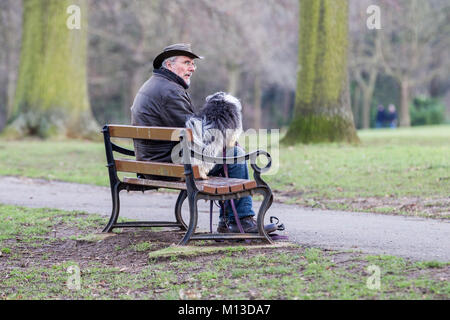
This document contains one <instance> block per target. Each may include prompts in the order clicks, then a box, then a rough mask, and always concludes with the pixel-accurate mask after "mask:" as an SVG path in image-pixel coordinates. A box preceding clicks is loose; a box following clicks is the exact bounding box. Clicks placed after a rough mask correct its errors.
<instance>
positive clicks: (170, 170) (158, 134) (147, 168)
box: [103, 125, 200, 178]
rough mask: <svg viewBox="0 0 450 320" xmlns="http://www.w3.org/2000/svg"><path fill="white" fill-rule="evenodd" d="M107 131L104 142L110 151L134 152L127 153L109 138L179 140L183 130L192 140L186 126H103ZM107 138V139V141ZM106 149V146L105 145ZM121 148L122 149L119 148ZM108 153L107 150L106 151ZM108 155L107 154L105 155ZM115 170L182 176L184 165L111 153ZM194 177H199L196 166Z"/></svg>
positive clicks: (190, 132)
mask: <svg viewBox="0 0 450 320" xmlns="http://www.w3.org/2000/svg"><path fill="white" fill-rule="evenodd" d="M103 130H104V133H105V131H106V132H107V133H108V137H106V136H105V143H107V144H108V143H109V144H110V145H111V146H112V148H111V153H112V151H118V152H120V153H123V154H128V155H131V154H134V152H132V151H130V150H128V151H129V152H128V153H124V152H121V151H123V150H124V149H123V148H120V147H118V146H117V145H115V144H114V143H112V142H111V141H110V140H109V138H110V137H114V138H128V139H148V140H162V141H180V135H181V133H182V131H183V130H185V132H186V133H187V140H188V141H192V131H191V129H186V128H169V127H140V126H127V125H107V126H105V127H104V129H103ZM107 140H108V141H107ZM107 149H108V147H107ZM121 149H122V150H121ZM107 153H108V151H107ZM107 157H108V156H107ZM110 160H113V161H114V166H115V170H116V171H120V172H133V173H140V174H151V175H158V176H166V177H176V178H184V177H185V175H184V165H183V164H174V163H166V162H153V161H137V160H131V159H114V157H112V154H111V159H109V160H108V161H110ZM192 171H193V174H194V178H199V177H200V174H199V169H198V166H192Z"/></svg>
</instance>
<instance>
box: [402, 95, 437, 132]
mask: <svg viewBox="0 0 450 320" xmlns="http://www.w3.org/2000/svg"><path fill="white" fill-rule="evenodd" d="M410 115H411V126H422V125H432V124H441V123H444V121H445V106H444V105H443V103H442V102H441V101H440V100H439V99H436V98H429V97H426V96H419V97H416V98H414V99H413V102H412V104H411V106H410Z"/></svg>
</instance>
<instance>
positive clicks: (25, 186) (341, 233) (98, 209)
mask: <svg viewBox="0 0 450 320" xmlns="http://www.w3.org/2000/svg"><path fill="white" fill-rule="evenodd" d="M120 194H121V216H123V217H127V218H131V219H140V220H146V219H147V220H148V219H154V220H166V221H167V220H172V218H173V208H174V205H175V201H176V197H177V194H176V193H168V192H154V191H149V192H146V193H145V194H142V193H140V192H130V193H128V194H127V192H125V191H122V192H121V193H120ZM0 203H4V204H11V205H19V206H26V207H35V208H43V207H47V208H57V209H63V210H69V211H70V210H80V211H85V212H88V213H98V214H101V215H105V216H109V215H110V212H111V193H110V190H109V188H106V187H98V186H91V185H81V184H75V183H67V182H58V181H46V180H40V179H29V178H17V177H0ZM259 204H260V203H258V202H255V206H257V207H256V208H259ZM208 212H209V204H207V203H205V202H204V201H201V202H199V229H202V230H207V229H209V214H208ZM215 212H216V215H215V217H216V219H215V221H214V222H215V225H216V224H217V216H218V209H217V208H216V209H215ZM271 215H274V216H277V217H278V218H279V219H280V221H281V222H283V223H284V224H285V226H286V231H284V232H282V234H285V235H288V237H289V240H291V241H293V242H296V243H298V244H301V245H304V246H313V247H320V248H327V249H337V250H356V251H361V252H364V253H370V254H388V255H395V256H400V257H405V258H411V259H413V260H425V261H429V260H437V261H443V262H448V261H450V221H442V220H435V219H425V218H415V217H403V216H391V215H382V214H371V213H358V212H342V211H332V210H317V209H305V208H301V207H299V206H295V205H285V204H280V203H274V204H273V205H272V207H271V208H270V209H269V211H268V212H267V214H266V217H269V216H271ZM183 216H186V217H187V216H188V208H187V201H185V203H184V205H183ZM185 220H188V219H187V218H185ZM106 222H107V219H105V224H106ZM0 223H1V222H0ZM100 227H102V226H99V228H100Z"/></svg>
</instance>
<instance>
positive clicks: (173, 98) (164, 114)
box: [131, 68, 194, 162]
mask: <svg viewBox="0 0 450 320" xmlns="http://www.w3.org/2000/svg"><path fill="white" fill-rule="evenodd" d="M187 88H188V85H187V84H186V83H185V82H184V80H183V79H182V78H180V77H179V76H177V75H176V74H175V73H173V72H171V71H169V70H167V69H164V68H161V69H157V70H154V71H153V76H152V77H151V78H150V79H148V80H147V81H146V82H145V83H144V84H143V85H142V87H141V88H140V89H139V91H138V93H137V95H136V97H135V98H134V102H133V106H132V107H131V124H132V125H134V126H155V127H185V123H186V120H187V117H189V116H190V115H192V114H193V113H194V108H193V106H192V102H191V98H190V97H189V94H188V93H187V91H186V89H187ZM176 144H177V142H170V141H155V140H139V139H135V140H134V150H135V152H136V160H142V161H159V162H172V160H171V151H172V148H173V147H174V146H175V145H176Z"/></svg>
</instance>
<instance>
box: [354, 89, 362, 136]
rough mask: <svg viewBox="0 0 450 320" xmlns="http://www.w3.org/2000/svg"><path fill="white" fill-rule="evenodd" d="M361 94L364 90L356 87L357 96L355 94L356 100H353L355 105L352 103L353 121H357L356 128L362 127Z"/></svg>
mask: <svg viewBox="0 0 450 320" xmlns="http://www.w3.org/2000/svg"><path fill="white" fill-rule="evenodd" d="M361 92H362V89H361V87H360V86H359V85H357V86H356V88H355V94H354V98H353V103H352V111H353V119H354V121H355V126H356V127H359V128H360V127H361V121H360V120H361V119H360V118H361V115H360V110H361Z"/></svg>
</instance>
